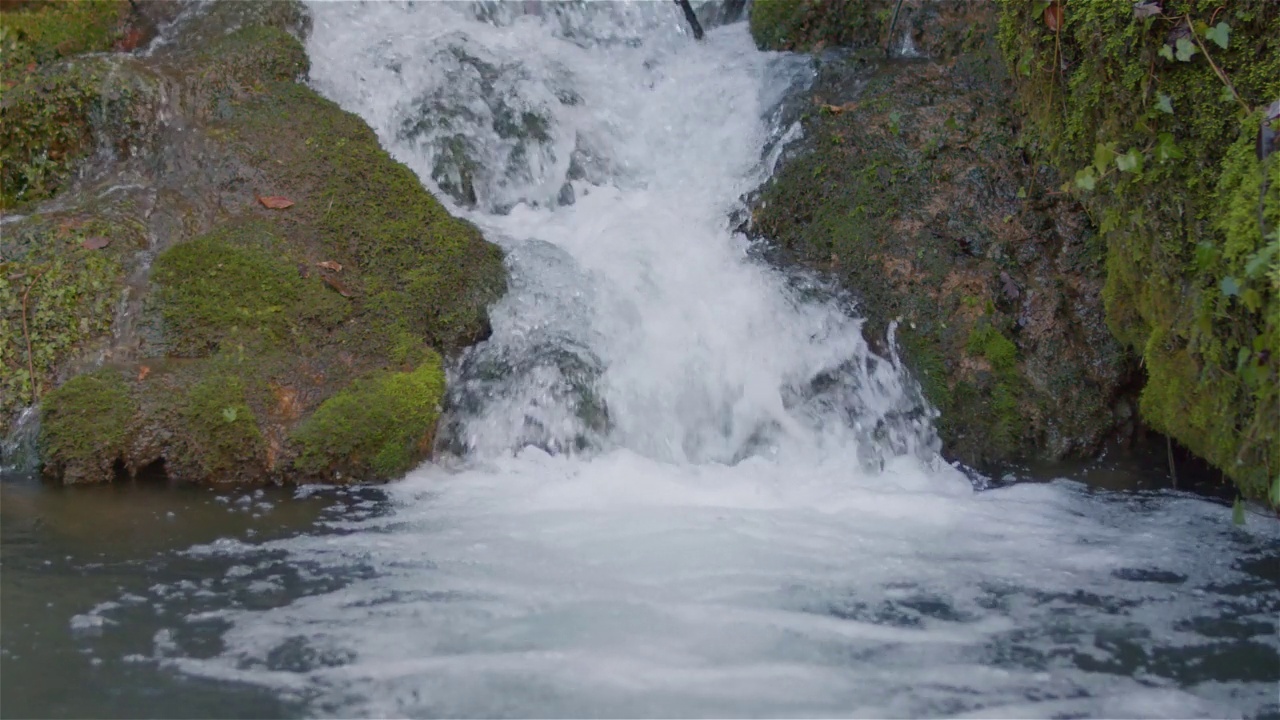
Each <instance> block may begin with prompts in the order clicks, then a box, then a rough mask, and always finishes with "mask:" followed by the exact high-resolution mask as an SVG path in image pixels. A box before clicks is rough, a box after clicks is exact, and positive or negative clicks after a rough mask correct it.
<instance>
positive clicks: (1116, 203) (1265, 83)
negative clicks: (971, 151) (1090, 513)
mask: <svg viewBox="0 0 1280 720" xmlns="http://www.w3.org/2000/svg"><path fill="white" fill-rule="evenodd" d="M1000 39H1001V44H1002V47H1003V49H1004V51H1005V54H1006V57H1007V59H1008V60H1009V62H1010V65H1011V66H1012V68H1013V69H1014V74H1015V75H1016V76H1017V77H1018V79H1019V85H1020V88H1019V91H1020V94H1021V96H1022V100H1023V104H1024V106H1025V109H1026V111H1027V114H1028V123H1027V127H1026V128H1025V130H1026V132H1025V142H1026V144H1027V147H1028V149H1029V150H1030V151H1032V153H1033V154H1034V155H1036V156H1038V157H1040V158H1042V159H1044V160H1047V161H1049V162H1050V163H1052V164H1054V165H1056V166H1057V167H1058V168H1059V169H1060V170H1061V171H1062V172H1063V173H1064V175H1065V176H1066V177H1068V178H1071V180H1070V181H1069V182H1067V183H1066V184H1064V186H1063V188H1062V190H1063V191H1064V192H1070V193H1074V194H1076V195H1077V196H1078V198H1079V199H1080V201H1081V202H1082V204H1083V206H1084V207H1085V208H1086V210H1087V211H1088V212H1089V214H1090V216H1091V217H1092V218H1093V220H1094V222H1095V223H1096V224H1097V226H1098V229H1099V230H1100V233H1101V235H1102V237H1103V239H1104V241H1105V245H1106V259H1105V262H1106V267H1107V288H1106V295H1105V299H1106V303H1107V316H1108V325H1109V326H1110V328H1111V330H1112V332H1113V333H1114V334H1115V336H1116V337H1117V338H1119V339H1120V340H1121V341H1122V342H1124V343H1126V344H1127V345H1128V346H1130V347H1131V348H1133V349H1134V350H1135V351H1136V352H1137V353H1138V354H1139V355H1140V356H1141V358H1142V361H1143V366H1144V368H1145V369H1146V373H1147V382H1146V385H1145V387H1144V388H1143V391H1142V397H1141V403H1140V407H1141V412H1142V416H1143V418H1144V420H1145V421H1146V422H1147V423H1148V424H1150V425H1151V426H1153V427H1154V428H1155V429H1157V430H1159V431H1161V432H1164V433H1166V434H1168V435H1170V436H1172V437H1173V438H1174V439H1176V440H1178V441H1179V442H1180V443H1182V444H1183V445H1185V446H1187V447H1188V448H1189V449H1191V450H1192V451H1193V452H1195V453H1197V454H1199V455H1201V456H1202V457H1204V458H1206V459H1208V460H1209V461H1211V462H1212V463H1214V464H1215V465H1216V466H1218V467H1219V468H1221V469H1222V471H1223V472H1224V474H1225V475H1227V476H1228V477H1230V478H1231V479H1232V480H1234V481H1235V482H1236V483H1237V485H1238V486H1239V487H1240V489H1241V491H1242V492H1243V493H1244V494H1245V495H1247V496H1250V497H1258V498H1261V497H1269V498H1270V499H1271V502H1272V503H1273V504H1280V432H1278V431H1277V424H1278V422H1280V421H1278V420H1277V418H1280V390H1278V389H1277V388H1278V387H1280V282H1277V279H1280V239H1278V238H1277V236H1276V235H1275V228H1276V227H1277V226H1280V162H1277V160H1276V157H1275V156H1274V155H1272V156H1271V157H1264V156H1265V153H1264V152H1262V148H1261V144H1260V143H1259V139H1260V137H1261V136H1262V135H1263V134H1264V133H1266V132H1269V129H1266V126H1265V125H1264V123H1268V122H1271V120H1270V119H1268V118H1267V115H1268V111H1267V106H1268V105H1269V104H1270V103H1271V102H1272V101H1274V100H1276V99H1277V98H1280V4H1278V3H1274V2H1270V0H1241V1H1239V2H1231V3H1225V2H1221V1H1218V0H1164V1H1163V2H1156V1H1154V0H1152V1H1149V2H1137V3H1132V2H1127V1H1125V2H1119V1H1114V2H1113V1H1107V2H1069V1H1067V2H1062V1H1061V0H1054V1H1050V2H1046V1H1044V0H1040V1H1038V2H1033V1H1031V0H1003V3H1002V18H1001V33H1000Z"/></svg>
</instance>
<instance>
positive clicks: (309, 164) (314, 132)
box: [232, 83, 505, 353]
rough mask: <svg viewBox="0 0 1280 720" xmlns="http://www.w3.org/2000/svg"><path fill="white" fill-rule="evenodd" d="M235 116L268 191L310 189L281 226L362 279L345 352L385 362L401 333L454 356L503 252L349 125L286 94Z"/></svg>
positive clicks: (284, 90)
mask: <svg viewBox="0 0 1280 720" xmlns="http://www.w3.org/2000/svg"><path fill="white" fill-rule="evenodd" d="M240 112H241V114H240V115H239V116H238V117H237V120H236V122H235V123H234V124H233V126H232V127H233V128H234V132H235V134H236V136H237V137H238V138H239V141H240V142H241V143H242V144H243V145H244V147H245V148H246V150H247V151H248V153H249V154H250V156H251V157H252V158H254V159H255V160H257V161H258V162H259V163H260V164H262V165H264V166H266V167H269V168H271V170H272V171H273V173H272V174H273V176H274V177H273V181H274V183H275V186H276V187H282V188H289V187H298V186H305V187H308V188H309V189H311V192H310V194H309V197H308V201H307V202H306V203H305V204H304V203H299V204H298V206H297V207H295V208H291V209H290V210H289V218H290V219H292V220H295V221H298V222H299V223H305V224H306V225H307V226H309V227H311V228H314V230H315V233H316V235H317V238H316V239H317V240H319V241H320V242H321V243H323V245H324V247H325V248H326V250H327V251H328V253H329V256H330V258H331V259H334V260H337V261H339V262H341V263H343V265H344V266H347V267H350V268H351V269H352V270H354V271H355V272H358V273H360V276H361V284H362V287H361V288H360V290H361V293H360V295H361V299H362V303H361V304H362V315H361V322H360V323H358V324H357V325H356V326H355V330H354V331H353V332H355V335H354V336H353V338H352V341H353V342H355V343H359V344H362V345H369V344H371V345H374V346H377V347H379V348H382V351H383V352H386V353H390V352H391V351H392V349H393V346H394V344H395V343H394V339H395V338H397V337H399V336H400V335H401V334H402V333H405V332H407V333H410V334H412V335H415V336H418V337H425V338H427V339H428V340H429V342H430V343H431V344H432V345H435V346H436V347H440V348H444V349H454V348H458V347H461V346H464V345H467V344H470V343H472V342H474V341H475V340H476V339H478V338H479V337H481V336H483V335H484V334H485V333H486V332H487V327H488V326H487V319H486V314H485V307H486V305H487V304H488V302H490V301H492V300H493V299H496V298H497V297H498V296H500V295H501V293H502V292H503V290H504V289H505V271H504V270H503V267H502V253H501V251H500V250H499V249H498V248H497V247H496V246H494V245H491V244H489V243H486V242H484V240H483V238H482V237H481V235H480V232H479V231H478V230H477V229H476V228H475V227H474V226H473V225H471V224H470V223H468V222H466V221H464V220H460V219H458V218H455V217H453V216H451V215H450V214H449V213H448V211H447V210H445V208H444V206H442V205H441V204H440V203H439V201H437V200H436V199H435V198H433V197H432V196H431V194H430V193H428V192H427V191H426V189H424V188H423V187H422V183H421V182H420V181H419V180H418V178H417V177H416V176H415V175H414V174H413V172H412V171H411V170H409V169H408V168H407V167H405V166H404V165H401V164H399V163H397V162H395V161H394V160H392V159H391V158H390V157H388V156H387V154H386V151H385V150H383V149H382V147H381V145H380V144H379V143H378V139H377V137H376V136H375V135H374V134H373V131H372V130H370V129H369V128H368V126H366V125H365V124H364V122H363V121H361V120H360V118H359V117H357V116H355V115H352V114H351V113H347V112H345V111H343V110H341V109H339V108H338V107H337V106H336V105H334V104H333V103H332V102H330V101H328V100H325V99H324V98H321V97H320V96H319V95H317V94H316V93H315V92H313V91H312V90H311V89H310V88H307V87H305V86H302V85H297V84H293V83H288V84H277V85H275V86H273V87H271V91H270V92H269V93H266V94H264V95H262V96H260V97H259V98H257V99H255V101H254V102H252V103H248V104H246V105H245V106H243V108H242V109H241V111H240ZM264 140H266V141H264Z"/></svg>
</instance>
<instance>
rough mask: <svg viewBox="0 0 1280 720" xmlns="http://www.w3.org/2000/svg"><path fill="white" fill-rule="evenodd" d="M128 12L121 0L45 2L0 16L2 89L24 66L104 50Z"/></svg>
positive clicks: (110, 42) (108, 47)
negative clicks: (3, 82) (3, 83)
mask: <svg viewBox="0 0 1280 720" xmlns="http://www.w3.org/2000/svg"><path fill="white" fill-rule="evenodd" d="M128 12H129V3H128V2H127V0H77V1H76V2H48V3H38V4H36V5H34V6H32V7H29V8H23V9H20V10H17V11H14V12H0V74H2V75H3V77H4V79H5V81H6V86H7V85H8V84H9V82H10V81H11V79H13V78H17V77H19V76H20V74H21V73H22V72H23V70H24V69H25V68H26V67H27V66H29V65H32V64H41V63H48V62H53V61H55V60H58V59H60V58H65V57H70V56H72V55H78V54H80V53H87V52H103V51H106V50H110V49H111V46H112V44H113V43H115V42H116V41H117V40H119V39H120V31H121V29H122V26H123V21H124V19H125V17H126V16H127V15H128Z"/></svg>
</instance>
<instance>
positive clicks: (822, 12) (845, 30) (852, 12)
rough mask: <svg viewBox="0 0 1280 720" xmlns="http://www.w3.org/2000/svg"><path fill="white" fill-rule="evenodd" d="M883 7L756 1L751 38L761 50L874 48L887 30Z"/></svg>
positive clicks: (842, 1) (814, 0)
mask: <svg viewBox="0 0 1280 720" xmlns="http://www.w3.org/2000/svg"><path fill="white" fill-rule="evenodd" d="M887 5H888V3H883V2H868V1H867V0H756V2H755V3H753V4H752V6H751V16H750V26H751V37H752V38H754V39H755V41H756V45H757V46H759V47H760V49H762V50H806V49H810V48H813V47H814V46H815V45H819V44H822V45H827V46H835V45H856V44H866V43H872V44H874V43H876V42H878V35H879V33H880V31H881V29H882V28H883V27H887V26H888V22H887V18H888V15H887V13H886V12H885V10H886V9H887ZM882 6H883V7H882Z"/></svg>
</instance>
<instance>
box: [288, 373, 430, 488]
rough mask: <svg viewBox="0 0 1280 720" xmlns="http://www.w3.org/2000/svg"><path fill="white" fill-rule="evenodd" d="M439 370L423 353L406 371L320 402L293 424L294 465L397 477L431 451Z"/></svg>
mask: <svg viewBox="0 0 1280 720" xmlns="http://www.w3.org/2000/svg"><path fill="white" fill-rule="evenodd" d="M443 397H444V369H443V368H442V367H441V364H440V356H439V355H437V354H435V353H434V352H428V353H427V354H426V358H425V360H423V362H422V364H421V365H419V366H418V367H417V368H416V369H414V370H412V371H410V372H386V371H382V372H377V373H374V374H372V375H370V376H367V377H363V378H360V379H358V380H356V381H355V382H353V383H352V384H351V385H350V386H348V387H347V388H345V389H343V390H342V391H341V392H339V393H338V394H336V395H334V396H333V397H331V398H329V399H327V400H325V401H324V403H323V404H321V405H320V407H319V408H317V409H316V411H315V413H314V414H312V415H311V417H309V418H307V420H306V421H305V422H303V423H302V424H301V425H299V426H298V428H297V430H295V431H294V433H293V439H294V440H295V441H296V442H297V443H298V444H299V445H300V446H301V448H302V453H301V455H300V456H299V457H298V461H297V466H298V468H299V469H301V470H302V471H303V472H307V473H324V474H326V475H331V474H339V475H344V474H345V475H347V476H350V475H355V476H356V477H361V476H366V475H368V474H374V475H379V476H384V477H389V476H394V475H400V474H403V473H404V472H405V471H406V470H409V469H410V468H412V467H413V464H414V462H415V461H416V460H417V459H418V458H420V457H422V456H423V455H424V454H425V453H427V452H429V451H430V449H431V441H432V439H433V437H434V433H435V424H436V420H437V418H438V417H439V415H440V402H441V400H442V399H443Z"/></svg>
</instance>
